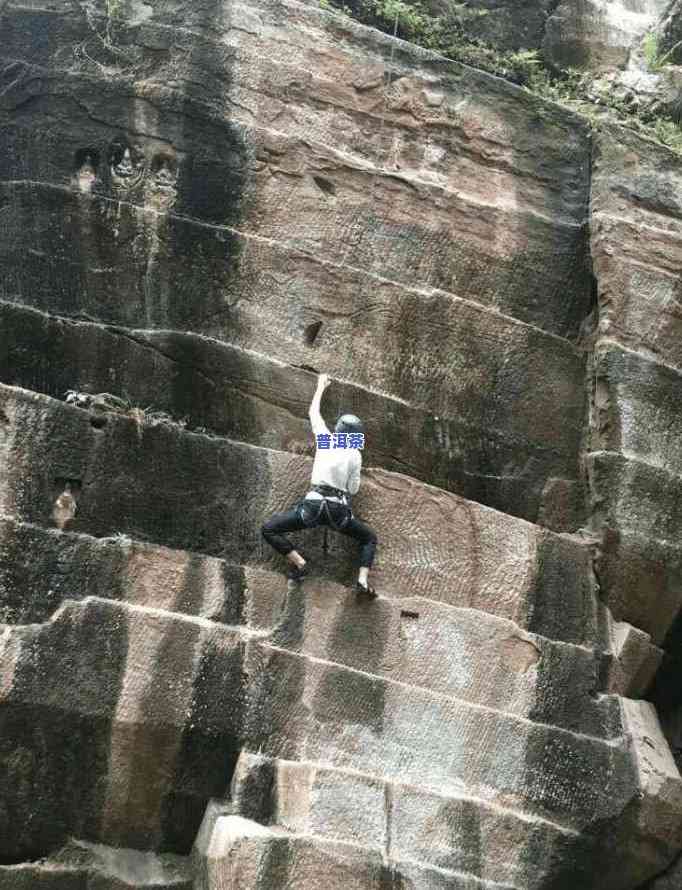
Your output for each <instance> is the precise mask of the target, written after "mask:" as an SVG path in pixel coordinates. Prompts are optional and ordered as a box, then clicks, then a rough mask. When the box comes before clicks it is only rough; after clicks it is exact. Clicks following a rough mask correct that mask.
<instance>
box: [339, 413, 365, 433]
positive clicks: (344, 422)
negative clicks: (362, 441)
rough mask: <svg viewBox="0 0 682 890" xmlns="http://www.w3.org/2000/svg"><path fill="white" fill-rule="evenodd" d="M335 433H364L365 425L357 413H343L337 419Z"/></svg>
mask: <svg viewBox="0 0 682 890" xmlns="http://www.w3.org/2000/svg"><path fill="white" fill-rule="evenodd" d="M334 432H335V433H364V432H365V427H364V425H363V423H362V421H361V420H360V418H359V417H356V416H355V414H342V415H341V417H339V419H338V420H337V421H336V426H335V427H334Z"/></svg>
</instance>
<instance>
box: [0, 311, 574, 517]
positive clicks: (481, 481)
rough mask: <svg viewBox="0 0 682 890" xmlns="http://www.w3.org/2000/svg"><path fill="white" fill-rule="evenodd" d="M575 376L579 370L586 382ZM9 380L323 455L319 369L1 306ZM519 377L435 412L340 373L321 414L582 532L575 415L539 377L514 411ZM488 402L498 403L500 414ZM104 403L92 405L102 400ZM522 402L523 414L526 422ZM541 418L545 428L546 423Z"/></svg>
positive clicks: (166, 334) (374, 453)
mask: <svg viewBox="0 0 682 890" xmlns="http://www.w3.org/2000/svg"><path fill="white" fill-rule="evenodd" d="M322 326H323V325H322V323H320V327H322ZM324 336H326V334H323V337H324ZM312 360H315V361H317V359H312ZM481 361H482V364H485V362H486V361H488V360H486V359H485V358H484V357H481ZM48 369H49V370H48ZM576 370H577V369H576ZM476 371H479V373H480V374H481V375H482V376H485V375H486V373H487V370H486V368H485V367H481V368H480V369H476V368H471V367H470V368H469V369H468V374H470V375H471V374H474V373H476ZM529 371H530V369H529ZM539 371H540V367H539V365H538V367H537V368H536V367H535V366H534V367H533V368H532V374H533V375H535V374H536V373H537V374H538V376H539ZM520 373H521V374H523V373H524V372H523V371H520ZM571 373H573V369H571ZM577 378H578V374H577V373H576V374H575V386H576V389H577V388H578V379H577ZM0 381H2V382H3V383H6V384H9V385H13V386H20V387H22V388H25V389H31V390H34V391H37V392H43V393H45V394H47V395H51V396H54V397H56V398H63V397H64V396H65V394H66V392H67V391H68V390H76V391H79V392H84V393H92V394H97V393H103V392H107V393H111V394H113V395H115V396H118V397H123V399H124V401H125V402H126V403H127V404H129V405H130V406H131V410H132V408H133V407H135V408H136V409H149V410H152V409H154V410H156V411H162V412H166V413H167V414H168V415H170V417H171V418H174V419H176V420H178V421H180V422H182V423H186V424H187V425H188V426H189V428H190V429H192V428H197V427H199V428H204V429H206V430H207V431H212V432H216V433H218V434H220V435H224V436H228V437H230V438H234V439H239V440H240V441H244V442H249V443H251V444H254V445H262V446H265V447H269V448H275V449H280V450H285V451H293V452H299V453H300V452H302V451H304V450H305V451H307V453H308V454H312V453H313V451H314V439H313V436H312V433H311V430H310V424H309V421H308V416H307V415H308V406H309V403H310V400H311V399H312V395H313V392H314V389H315V376H314V375H313V374H311V373H310V372H307V371H304V370H302V369H300V368H296V367H292V366H291V365H287V364H284V363H282V362H280V361H273V360H271V359H269V358H268V357H267V356H265V355H260V354H258V353H255V352H253V351H251V350H244V349H242V348H240V347H237V346H233V345H231V344H225V343H221V342H216V341H215V340H210V339H207V338H205V337H200V336H197V335H193V334H186V333H183V332H175V331H158V332H153V331H139V330H128V329H121V328H118V327H104V326H102V325H97V324H93V323H88V322H75V321H73V320H70V319H66V318H55V317H51V316H49V315H45V314H43V313H41V312H38V311H35V310H32V309H29V308H27V307H23V306H19V305H16V304H11V303H4V302H1V301H0ZM514 386H515V382H514V378H513V375H512V377H511V379H510V380H508V381H505V380H499V379H498V382H497V384H496V387H495V388H496V389H497V390H498V391H497V392H496V393H494V394H492V395H491V393H490V391H489V390H488V389H487V388H486V387H484V386H481V388H480V390H479V391H478V392H477V393H476V392H472V393H471V396H470V397H469V398H468V399H467V401H466V404H465V405H463V406H462V407H463V410H460V411H459V412H457V413H456V414H453V415H452V416H447V415H441V414H439V415H437V416H436V415H435V414H434V413H433V412H432V411H428V410H426V409H424V408H423V407H421V406H416V405H411V404H409V403H405V402H404V401H403V400H402V399H398V398H392V397H391V396H390V395H385V394H383V393H379V392H375V391H373V390H370V389H366V388H365V387H364V386H361V385H354V384H353V383H352V382H338V381H335V382H334V384H333V386H332V389H331V390H329V392H328V395H327V396H326V397H325V400H324V402H323V411H324V413H325V414H326V415H327V418H328V422H329V423H330V424H333V422H334V420H335V417H336V414H337V413H339V412H340V411H341V412H342V411H343V410H344V409H349V410H352V411H353V412H354V413H357V414H358V415H360V416H361V417H362V418H363V420H364V421H365V425H366V428H367V431H368V438H367V443H366V448H365V452H364V454H363V459H364V463H365V465H366V466H372V465H375V466H380V467H382V468H384V469H389V470H397V471H399V472H402V473H405V474H406V475H409V476H412V477H414V478H416V479H422V480H424V481H428V482H429V483H430V484H432V485H437V486H438V487H441V488H445V489H447V490H451V491H456V492H457V493H459V494H461V495H463V496H464V497H466V498H467V499H468V500H475V501H479V502H480V503H484V504H487V505H489V506H492V507H495V508H496V509H500V510H502V511H503V512H505V513H510V514H511V515H516V516H521V517H522V518H524V519H528V520H529V521H531V522H539V524H542V525H547V526H549V527H551V528H553V529H554V530H556V531H564V530H571V529H572V528H576V527H578V525H579V524H581V523H580V521H579V520H580V512H581V509H580V508H581V500H582V497H581V494H582V490H581V485H580V483H579V481H578V479H577V450H578V432H579V429H578V428H579V422H578V418H577V417H574V414H575V412H573V411H571V410H570V409H569V410H568V412H567V417H566V421H565V428H563V429H562V428H560V427H555V426H554V425H552V424H547V423H546V419H547V411H549V410H551V409H550V406H552V405H553V403H554V393H553V392H552V387H551V386H548V385H547V382H546V381H545V380H544V379H542V380H540V379H538V380H534V381H532V382H531V380H530V379H528V380H527V383H526V386H527V387H528V388H529V389H530V388H532V389H533V392H534V400H533V402H530V401H528V402H526V403H525V404H524V408H523V409H520V408H519V405H518V403H516V409H517V410H516V411H513V412H510V411H509V410H508V405H509V403H510V402H512V400H513V395H514V393H513V392H510V391H509V390H510V389H511V388H512V387H514ZM434 390H435V387H434ZM543 390H546V392H544V391H543ZM433 395H434V396H435V395H436V392H435V391H434V393H433ZM491 399H493V400H494V404H497V405H499V408H498V410H497V411H491ZM98 404H99V403H98V402H97V401H96V400H95V402H94V405H95V408H96V407H97V405H98ZM104 406H105V403H102V407H104ZM564 407H566V406H564ZM521 410H525V411H526V412H527V414H528V417H527V418H526V419H520V418H519V413H520V411H521ZM539 414H542V416H543V423H542V424H536V423H535V421H536V418H537V416H538V415H539ZM103 422H105V421H104V420H103ZM572 422H573V423H572Z"/></svg>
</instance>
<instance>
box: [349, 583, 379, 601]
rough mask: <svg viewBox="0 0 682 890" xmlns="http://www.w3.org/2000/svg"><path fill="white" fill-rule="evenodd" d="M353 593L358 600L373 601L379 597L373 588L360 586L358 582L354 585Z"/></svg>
mask: <svg viewBox="0 0 682 890" xmlns="http://www.w3.org/2000/svg"><path fill="white" fill-rule="evenodd" d="M355 593H356V594H357V597H358V599H366V600H375V599H376V598H377V596H378V595H379V594H378V593H377V592H376V590H375V589H374V588H373V587H370V586H369V584H367V585H365V584H361V583H360V582H359V581H358V583H357V584H356V585H355Z"/></svg>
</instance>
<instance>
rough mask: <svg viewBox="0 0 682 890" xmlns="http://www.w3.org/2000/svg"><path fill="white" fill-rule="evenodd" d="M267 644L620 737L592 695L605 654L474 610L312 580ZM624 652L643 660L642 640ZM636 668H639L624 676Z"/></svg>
mask: <svg viewBox="0 0 682 890" xmlns="http://www.w3.org/2000/svg"><path fill="white" fill-rule="evenodd" d="M272 642H273V644H275V645H277V646H279V647H281V648H285V649H288V650H290V651H293V652H298V653H301V654H302V655H306V656H311V657H313V658H319V659H322V660H324V661H326V662H331V663H335V664H339V665H345V666H346V667H350V668H353V669H355V670H358V671H362V672H363V673H366V674H371V675H377V676H380V677H384V678H385V679H387V680H395V681H397V682H399V683H403V684H406V685H407V686H414V687H418V688H419V689H424V690H428V691H431V692H437V693H439V694H441V695H443V696H446V697H448V698H454V699H458V700H460V701H462V702H471V703H472V704H480V705H483V706H485V707H490V708H494V709H496V710H500V711H505V712H508V713H510V714H517V715H519V716H523V717H526V718H528V719H529V720H532V721H534V722H538V723H547V724H552V725H557V726H561V727H563V728H565V729H570V730H572V731H574V732H578V733H585V734H587V735H590V736H596V737H600V738H610V737H614V736H618V735H619V734H620V732H621V731H622V726H621V720H620V704H619V702H618V699H617V698H616V697H615V696H611V695H600V694H599V693H600V692H601V691H603V686H602V684H603V683H604V674H605V672H606V664H604V663H603V661H605V660H606V659H607V658H608V657H609V656H607V654H606V653H603V652H599V651H595V650H594V649H588V648H586V647H581V646H575V645H572V644H569V643H561V642H555V641H552V640H547V639H545V638H543V637H539V636H537V635H535V634H529V633H526V632H524V631H522V630H521V629H520V628H519V627H518V626H517V625H515V624H514V623H513V622H511V621H508V620H504V619H501V618H497V617H495V616H493V615H488V614H485V613H482V612H480V611H477V610H474V609H467V608H457V607H452V606H448V605H444V604H443V603H435V602H431V601H429V600H425V599H422V598H420V597H404V598H401V599H400V600H394V599H389V598H383V597H381V598H380V599H378V600H376V601H374V602H369V603H368V602H364V603H363V602H359V601H358V600H357V599H356V597H355V596H354V595H353V594H352V593H351V592H350V591H348V590H347V589H346V588H343V587H339V586H338V585H336V584H332V583H330V582H326V581H320V580H318V579H316V578H314V577H313V578H311V579H306V581H305V584H304V585H303V586H302V587H301V586H295V585H294V586H292V588H291V589H290V591H289V594H288V596H287V599H286V607H285V609H284V613H283V616H282V619H281V621H280V623H279V624H278V626H277V627H276V628H275V630H274V632H273V634H272ZM629 645H630V646H632V647H633V657H635V659H636V657H637V655H639V653H642V652H647V649H646V645H647V644H646V640H641V641H640V640H634V639H633V640H631V641H630V643H629ZM621 648H622V647H621ZM611 657H613V656H611ZM641 657H642V656H641V655H640V658H641ZM656 663H658V662H657V661H655V662H654V664H656ZM640 667H641V662H639V661H636V663H635V664H633V665H632V667H631V668H630V672H631V673H632V674H633V675H635V676H636V675H637V673H638V672H639V669H640ZM623 671H624V673H626V674H627V673H628V666H627V665H625V666H624V667H623ZM621 688H622V686H621Z"/></svg>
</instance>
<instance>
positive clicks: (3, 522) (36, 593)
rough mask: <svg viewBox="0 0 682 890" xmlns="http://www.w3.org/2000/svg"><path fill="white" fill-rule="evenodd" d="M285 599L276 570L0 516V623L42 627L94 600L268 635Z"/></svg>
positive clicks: (282, 577)
mask: <svg viewBox="0 0 682 890" xmlns="http://www.w3.org/2000/svg"><path fill="white" fill-rule="evenodd" d="M286 594H287V588H286V579H285V578H284V576H283V574H282V573H281V572H271V571H268V570H266V569H259V568H256V567H255V566H249V565H235V564H234V563H229V562H226V561H225V560H223V559H219V558H217V557H213V556H205V555H204V554H201V553H194V552H191V551H187V550H173V549H171V548H169V547H158V546H156V545H154V544H148V543H145V542H143V541H136V540H133V539H132V538H129V537H127V536H125V535H122V534H116V535H113V536H112V537H105V538H95V537H92V535H86V534H80V533H74V532H68V531H61V530H60V529H45V528H43V527H41V526H38V525H32V524H30V523H23V522H17V521H15V520H13V519H9V518H7V517H2V516H0V624H41V623H43V622H45V621H47V620H48V619H49V618H50V617H51V616H52V615H54V613H55V612H56V610H57V609H58V608H59V607H60V606H61V605H62V603H63V602H64V601H65V600H67V599H70V600H74V599H84V598H85V597H92V596H96V597H99V598H103V599H109V600H114V601H118V600H121V601H123V602H126V603H130V604H131V605H133V606H148V607H150V608H153V609H162V610H165V611H167V612H171V613H180V614H184V615H194V616H197V617H199V618H205V619H210V620H211V621H215V622H219V623H220V624H228V625H233V626H236V625H246V626H247V627H250V628H252V629H254V630H271V629H272V627H273V626H274V625H275V624H276V623H277V622H278V621H280V619H281V615H282V610H283V608H284V604H285V599H286Z"/></svg>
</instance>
